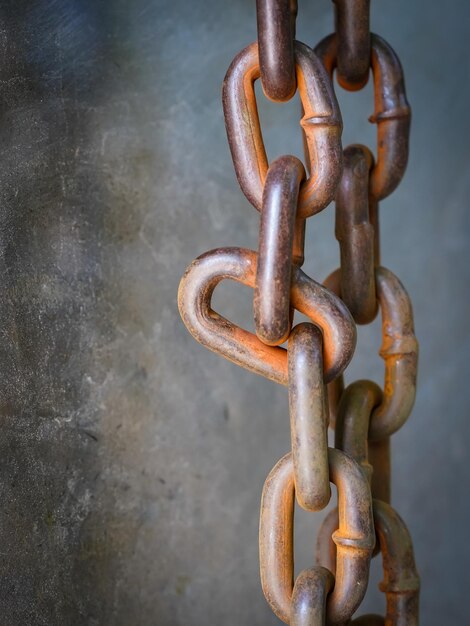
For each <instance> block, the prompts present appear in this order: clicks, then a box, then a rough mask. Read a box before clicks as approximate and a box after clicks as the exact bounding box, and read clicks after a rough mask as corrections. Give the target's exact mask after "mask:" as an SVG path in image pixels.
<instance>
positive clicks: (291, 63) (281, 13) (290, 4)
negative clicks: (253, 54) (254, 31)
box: [256, 0, 297, 102]
mask: <svg viewBox="0 0 470 626" xmlns="http://www.w3.org/2000/svg"><path fill="white" fill-rule="evenodd" d="M256 17H257V23H258V45H259V65H260V74H261V84H262V86H263V91H264V94H265V96H267V97H268V98H270V99H271V100H274V101H275V102H283V101H285V100H289V99H290V98H292V96H293V95H294V93H295V90H296V87H297V84H296V78H295V58H294V36H295V18H296V17H297V0H256Z"/></svg>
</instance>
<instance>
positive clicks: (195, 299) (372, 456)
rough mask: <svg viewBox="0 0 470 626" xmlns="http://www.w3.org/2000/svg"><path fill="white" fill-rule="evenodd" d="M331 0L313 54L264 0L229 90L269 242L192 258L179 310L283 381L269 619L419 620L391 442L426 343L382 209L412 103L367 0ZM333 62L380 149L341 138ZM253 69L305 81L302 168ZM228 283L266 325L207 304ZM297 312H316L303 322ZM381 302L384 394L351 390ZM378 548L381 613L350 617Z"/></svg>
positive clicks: (265, 569)
mask: <svg viewBox="0 0 470 626" xmlns="http://www.w3.org/2000/svg"><path fill="white" fill-rule="evenodd" d="M333 2H334V5H335V32H334V33H333V34H332V35H329V36H328V37H326V38H325V39H323V40H322V41H321V42H320V43H319V44H318V45H317V46H316V47H315V48H314V49H312V48H310V47H309V46H307V45H305V44H303V43H300V42H299V41H296V40H295V21H296V17H297V1H296V0H257V1H256V9H257V25H258V41H257V42H255V43H253V44H251V45H249V46H247V47H246V48H245V49H244V50H242V51H241V52H240V53H239V54H238V55H237V56H236V57H235V59H234V60H233V62H232V64H231V65H230V68H229V69H228V72H227V75H226V77H225V80H224V84H223V95H222V99H223V107H224V115H225V124H226V130H227V137H228V142H229V146H230V151H231V154H232V159H233V163H234V167H235V172H236V175H237V179H238V182H239V184H240V187H241V189H242V191H243V193H244V194H245V196H246V197H247V199H248V200H249V201H250V202H251V204H252V205H253V206H254V207H255V208H256V209H257V210H258V211H260V230H259V247H258V251H257V252H254V251H252V250H247V249H243V248H220V249H216V250H212V251H210V252H207V253H205V254H203V255H202V256H200V257H198V258H197V259H196V260H195V261H193V263H192V264H191V265H190V266H189V267H188V269H187V270H186V273H185V275H184V276H183V278H182V280H181V283H180V288H179V292H178V304H179V309H180V313H181V317H182V319H183V321H184V323H185V325H186V327H187V328H188V330H189V332H190V333H191V334H192V335H193V337H194V338H195V339H196V340H197V341H199V342H200V343H201V344H203V345H204V346H206V347H207V348H209V349H210V350H213V351H214V352H217V353H218V354H221V355H222V356H224V357H225V358H227V359H229V360H231V361H232V362H234V363H236V364H237V365H240V366H242V367H244V368H246V369H248V370H250V371H252V372H254V373H257V374H260V375H262V376H264V377H266V378H268V379H270V380H272V381H274V382H277V383H280V384H282V385H285V386H287V387H288V393H289V412H290V430H291V446H292V450H291V452H289V453H288V454H287V455H286V456H284V457H283V458H282V459H281V460H280V461H279V462H278V463H277V464H276V465H275V467H274V468H273V470H272V471H271V473H270V474H269V476H268V478H267V479H266V483H265V485H264V489H263V495H262V502H261V515H260V540H259V550H260V572H261V583H262V588H263V592H264V594H265V596H266V599H267V601H268V603H269V605H270V606H271V608H272V610H273V611H274V613H275V614H276V615H277V616H278V617H279V618H280V619H281V620H282V621H284V622H285V623H286V624H291V625H292V626H317V625H318V626H319V625H321V624H357V625H361V624H362V625H370V626H376V625H384V624H387V626H392V625H395V626H405V625H407V626H416V625H417V624H418V620H419V617H418V614H419V607H418V597H419V577H418V573H417V570H416V566H415V562H414V555H413V547H412V543H411V538H410V535H409V533H408V530H407V528H406V526H405V524H404V522H403V521H402V519H401V518H400V517H399V515H398V514H397V513H396V511H395V510H394V509H393V508H392V507H391V505H390V495H391V488H390V437H391V435H392V434H393V433H395V432H396V431H397V430H398V429H399V428H401V426H402V425H403V424H404V423H405V422H406V420H407V419H408V417H409V415H410V413H411V410H412V407H413V404H414V399H415V393H416V372H417V359H418V343H417V340H416V337H415V335H414V326H413V312H412V307H411V302H410V300H409V297H408V295H407V293H406V291H405V289H404V287H403V285H402V284H401V282H400V281H399V280H398V278H397V277H396V276H395V275H394V274H393V273H392V272H391V271H390V270H388V269H386V268H384V267H382V266H381V263H380V239H379V213H378V204H379V201H380V200H382V199H384V198H386V197H387V196H389V195H390V194H391V193H392V192H393V190H394V189H395V188H396V187H397V185H398V184H399V182H400V181H401V179H402V177H403V174H404V171H405V169H406V164H407V160H408V139H409V128H410V117H411V111H410V107H409V105H408V102H407V99H406V93H405V85H404V78H403V70H402V67H401V64H400V61H399V59H398V57H397V55H396V54H395V52H394V50H393V49H392V48H391V46H390V45H389V44H388V43H387V42H386V41H384V40H383V39H382V38H381V37H379V36H378V35H375V34H373V33H371V32H370V26H369V21H370V18H369V8H370V7H369V5H370V0H333ZM335 70H336V77H337V80H338V83H339V84H340V85H341V86H342V87H343V88H345V89H347V90H349V91H357V90H359V89H361V88H362V87H364V85H365V84H366V83H367V82H368V79H369V73H370V71H371V72H372V75H373V81H374V113H373V115H372V116H371V117H370V118H369V120H370V121H371V122H372V123H375V124H377V152H376V154H375V156H374V155H373V153H372V152H371V151H370V150H369V148H367V147H366V146H363V145H352V146H348V147H347V148H345V149H344V151H343V150H342V145H341V133H342V119H341V113H340V110H339V107H338V103H337V100H336V96H335V93H334V89H333V84H332V80H333V75H334V72H335ZM258 78H260V79H261V84H262V89H263V93H264V94H265V96H266V97H268V98H269V99H271V100H274V101H276V102H284V101H287V100H289V99H290V98H291V97H292V96H293V95H294V93H295V92H296V91H297V90H298V92H299V95H300V99H301V102H302V109H303V111H302V118H301V120H300V125H301V128H302V131H303V136H304V145H305V154H306V166H304V165H303V164H302V162H301V161H300V160H299V159H298V158H297V157H295V156H291V155H285V156H282V157H280V158H278V159H276V160H275V161H273V162H272V163H269V162H268V159H267V155H266V151H265V147H264V141H263V135H262V130H261V126H260V121H259V117H258V110H257V104H256V96H255V90H254V83H255V81H256V80H257V79H258ZM333 200H335V203H336V226H335V235H336V238H337V240H338V242H339V248H340V268H339V269H338V270H336V271H335V272H333V273H332V274H331V275H330V276H329V277H328V278H327V279H326V281H325V282H324V284H321V283H319V282H317V281H315V280H313V279H312V278H310V277H308V276H307V275H306V274H305V273H304V272H303V271H302V270H301V266H302V264H303V260H304V243H305V226H306V220H307V218H310V217H312V216H313V215H315V214H316V213H318V212H320V211H322V210H323V209H324V208H325V207H326V206H327V205H329V204H330V203H331V202H332V201H333ZM225 279H230V280H234V281H237V282H240V283H242V284H244V285H248V286H250V287H252V288H253V290H254V297H253V310H254V321H255V331H256V334H254V333H251V332H249V331H247V330H245V329H243V328H240V327H238V326H236V325H235V324H233V323H232V322H230V321H229V320H227V319H225V318H223V317H222V316H220V315H219V314H218V313H217V312H216V311H214V310H213V309H212V308H211V298H212V294H213V291H214V289H215V288H216V286H217V285H218V284H219V283H220V282H221V281H222V280H225ZM296 310H297V311H299V312H301V313H303V314H304V315H305V316H306V317H307V318H308V319H309V321H308V322H303V323H300V324H298V325H296V326H293V321H294V313H295V311H296ZM379 310H380V312H381V316H382V347H381V350H380V353H379V354H380V356H381V357H382V359H383V360H384V364H385V375H384V384H383V389H381V388H380V387H379V386H378V385H376V384H375V383H373V382H372V381H367V380H360V381H356V382H354V383H352V384H350V385H349V386H348V387H346V388H344V382H343V372H344V370H345V369H346V367H347V366H348V364H349V362H350V360H351V359H352V357H353V353H354V349H355V345H356V326H355V324H369V323H370V322H372V321H373V320H374V318H375V316H376V315H377V312H378V311H379ZM286 341H287V348H284V347H283V346H282V344H283V343H284V342H286ZM329 426H330V427H332V428H334V429H335V447H334V448H329V447H328V436H327V435H328V427H329ZM330 483H334V484H335V485H336V487H337V491H338V505H337V508H336V509H334V510H332V511H331V512H330V513H329V514H328V515H327V516H326V518H325V519H324V520H323V523H322V525H321V528H320V531H319V533H318V538H317V563H316V565H313V566H312V567H311V568H309V569H306V570H303V571H302V572H300V573H299V574H298V575H295V573H294V525H293V519H294V508H295V501H297V503H298V504H299V505H300V506H301V507H303V508H304V509H306V510H308V511H312V512H313V511H320V510H322V509H324V508H325V507H326V505H327V504H328V503H329V501H330V498H331V490H330ZM379 552H380V553H381V554H382V561H383V570H384V582H383V583H382V584H381V586H380V588H381V590H382V591H383V592H384V593H385V596H386V606H387V614H386V616H385V618H383V617H381V616H378V615H364V616H362V617H358V618H353V615H354V613H355V612H356V610H357V609H358V607H359V606H360V604H361V602H362V600H363V598H364V595H365V593H366V589H367V585H368V578H369V567H370V561H371V558H372V557H373V556H375V555H376V554H378V553H379Z"/></svg>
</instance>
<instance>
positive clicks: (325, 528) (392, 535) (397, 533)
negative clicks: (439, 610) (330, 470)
mask: <svg viewBox="0 0 470 626" xmlns="http://www.w3.org/2000/svg"><path fill="white" fill-rule="evenodd" d="M373 512H374V525H375V532H376V536H377V541H378V546H379V551H380V552H381V553H382V561H383V572H384V580H383V582H382V583H380V585H379V588H380V590H381V591H383V592H384V593H385V597H386V602H387V614H386V617H385V620H383V621H382V622H380V621H378V620H379V619H381V618H379V617H378V616H364V617H362V618H360V619H359V620H354V621H353V622H352V624H369V623H370V624H375V623H379V624H380V623H383V624H386V625H387V626H418V625H419V588H420V582H419V575H418V571H417V569H416V564H415V559H414V552H413V544H412V541H411V537H410V534H409V531H408V529H407V527H406V525H405V523H404V522H403V520H402V519H401V517H400V516H399V515H398V513H397V512H396V511H395V510H394V509H393V508H392V507H391V506H390V504H387V503H386V502H382V501H380V500H377V499H374V501H373ZM337 526H338V516H337V510H336V509H334V510H333V511H331V512H330V514H329V515H328V516H327V517H326V518H325V519H324V520H323V523H322V526H321V528H320V532H319V534H318V543H317V563H318V564H319V565H321V566H322V567H325V568H327V569H329V570H330V571H334V568H335V559H336V554H335V553H336V546H335V544H334V541H333V540H332V534H333V536H334V531H335V528H337ZM320 540H321V541H320ZM372 617H373V618H374V619H375V620H376V621H373V620H372ZM361 620H362V621H361ZM369 620H372V621H369Z"/></svg>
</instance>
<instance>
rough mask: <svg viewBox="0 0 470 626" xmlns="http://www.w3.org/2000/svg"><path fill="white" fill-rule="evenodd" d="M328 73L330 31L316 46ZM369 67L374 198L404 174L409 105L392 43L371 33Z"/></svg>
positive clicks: (334, 53) (332, 44)
mask: <svg viewBox="0 0 470 626" xmlns="http://www.w3.org/2000/svg"><path fill="white" fill-rule="evenodd" d="M315 52H316V53H317V54H318V56H319V57H320V58H321V59H322V60H323V63H324V64H325V67H326V69H327V70H328V72H329V74H330V76H333V71H334V69H335V67H336V65H337V59H338V50H337V39H336V35H329V36H328V37H326V38H325V39H323V40H322V41H321V42H320V43H319V44H318V45H317V46H316V48H315ZM371 69H372V73H373V76H374V113H373V115H372V116H371V117H370V118H369V121H370V122H372V123H374V124H377V155H376V162H375V165H374V167H373V168H372V171H371V174H370V195H371V197H372V199H373V200H375V201H379V200H383V199H384V198H386V197H387V196H389V195H390V194H391V193H392V191H394V189H395V188H396V187H397V185H398V184H399V183H400V181H401V179H402V178H403V174H404V172H405V169H406V165H407V163H408V143H409V134H410V122H411V108H410V105H409V104H408V101H407V99H406V92H405V81H404V78H403V69H402V67H401V63H400V61H399V59H398V57H397V55H396V54H395V52H394V50H393V49H392V48H391V46H390V45H389V44H388V43H387V42H386V41H385V40H384V39H382V38H381V37H379V36H378V35H375V34H371Z"/></svg>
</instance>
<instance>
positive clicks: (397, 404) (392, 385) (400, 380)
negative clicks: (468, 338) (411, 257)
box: [324, 267, 419, 441]
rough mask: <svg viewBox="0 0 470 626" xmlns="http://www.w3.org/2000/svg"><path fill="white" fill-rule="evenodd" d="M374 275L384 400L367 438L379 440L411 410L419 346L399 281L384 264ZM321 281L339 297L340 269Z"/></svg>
mask: <svg viewBox="0 0 470 626" xmlns="http://www.w3.org/2000/svg"><path fill="white" fill-rule="evenodd" d="M375 278H376V293H377V298H378V301H379V305H380V310H381V315H382V346H381V348H380V352H379V354H380V356H381V358H382V359H383V360H384V362H385V377H384V389H383V400H382V402H381V404H380V406H378V407H377V408H376V409H375V410H374V413H373V415H372V417H371V423H370V428H369V437H370V439H371V440H374V441H378V440H380V439H384V438H385V437H389V436H390V435H392V434H393V433H394V432H396V431H397V430H398V429H399V428H401V426H403V424H404V423H405V422H406V420H407V419H408V417H409V415H410V413H411V410H412V408H413V405H414V401H415V397H416V377H417V367H418V351H419V346H418V341H417V339H416V336H415V334H414V323H413V309H412V305H411V301H410V298H409V296H408V294H407V292H406V290H405V288H404V287H403V285H402V283H401V282H400V281H399V279H398V278H397V277H396V276H395V275H394V274H393V273H392V272H391V271H390V270H388V269H386V268H384V267H377V268H376V270H375ZM324 284H325V285H326V286H327V287H328V289H330V290H331V291H333V292H334V293H336V294H337V295H338V296H341V277H340V270H336V271H335V272H333V274H331V275H330V276H328V278H327V279H326V280H325V281H324ZM340 384H341V383H335V386H334V387H333V389H332V390H331V391H330V394H331V396H332V397H333V398H334V397H335V396H336V397H337V393H338V392H337V389H338V387H339V386H340ZM336 404H337V400H336V402H335V405H336ZM333 417H334V416H333Z"/></svg>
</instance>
